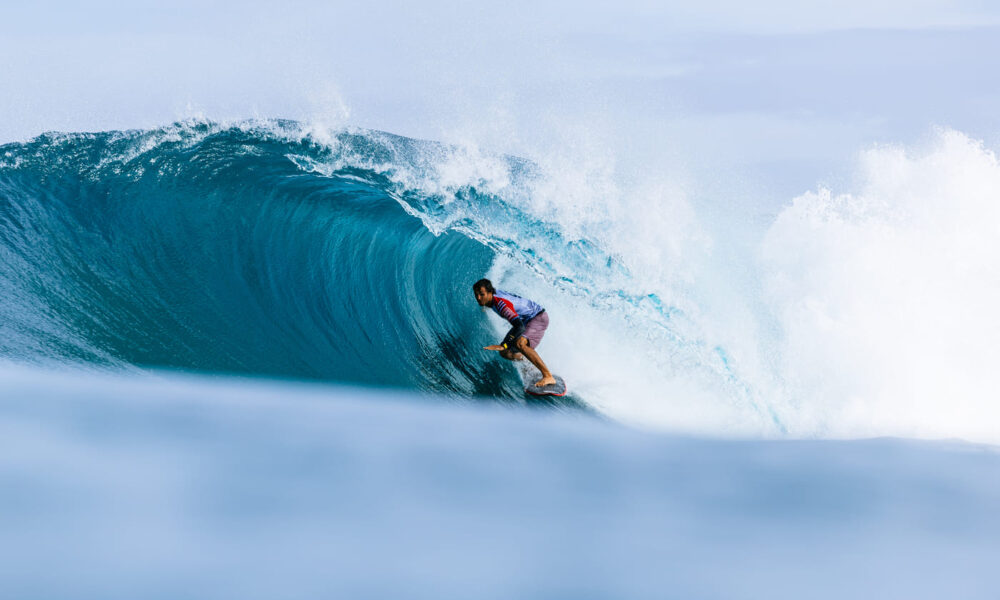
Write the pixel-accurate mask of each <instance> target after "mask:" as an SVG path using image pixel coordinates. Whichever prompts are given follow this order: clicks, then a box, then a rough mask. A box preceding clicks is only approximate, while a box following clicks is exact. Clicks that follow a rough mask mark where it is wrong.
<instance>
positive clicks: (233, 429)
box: [0, 119, 1000, 598]
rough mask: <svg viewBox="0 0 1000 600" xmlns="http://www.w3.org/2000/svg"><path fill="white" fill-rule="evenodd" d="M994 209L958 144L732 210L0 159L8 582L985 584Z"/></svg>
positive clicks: (257, 155)
mask: <svg viewBox="0 0 1000 600" xmlns="http://www.w3.org/2000/svg"><path fill="white" fill-rule="evenodd" d="M998 192H1000V165H998V162H997V158H996V155H995V154H994V153H993V152H992V151H991V150H990V149H989V148H988V147H986V145H985V144H983V143H982V142H979V141H977V140H975V139H973V138H970V137H969V136H966V135H964V134H962V133H960V132H956V131H952V130H941V131H939V132H937V133H936V134H934V135H933V136H932V138H931V139H929V140H928V141H927V142H926V143H924V144H923V145H919V146H910V147H903V146H877V147H874V148H872V149H871V150H869V151H868V152H866V153H865V154H863V155H862V156H861V158H860V159H859V162H858V167H857V171H856V174H855V176H854V179H853V181H850V182H848V183H847V184H845V185H844V186H843V187H842V188H833V189H831V188H830V187H824V186H819V187H817V188H816V189H814V190H813V191H810V192H807V193H804V194H802V195H799V196H798V197H796V198H794V199H792V200H791V201H790V202H788V203H787V204H785V205H783V206H779V207H775V208H774V209H773V210H770V209H769V210H766V211H764V214H763V216H761V215H757V218H754V219H744V218H743V217H745V216H746V215H742V214H735V215H732V214H730V215H728V216H727V217H726V218H720V219H713V218H712V217H713V216H714V213H713V211H715V210H717V209H718V208H719V205H714V206H713V205H710V204H703V203H699V199H698V198H696V197H693V196H692V195H691V194H690V193H688V192H687V191H686V190H685V188H684V186H682V185H679V184H677V183H676V182H672V181H670V180H667V179H661V178H658V177H656V176H655V174H642V175H641V176H633V177H627V178H622V177H620V172H619V171H615V170H613V169H604V168H603V167H602V165H601V164H597V165H579V164H566V163H563V162H561V161H559V160H556V159H554V158H553V160H551V161H547V160H539V159H537V158H536V159H531V160H529V159H526V158H523V157H519V156H516V155H509V154H503V153H498V152H493V151H490V150H488V149H485V148H481V147H479V146H477V145H474V144H445V143H440V142H435V141H426V140H417V139H412V138H408V137H403V136H399V135H395V134H392V133H387V132H382V131H375V130H369V129H361V128H357V127H344V126H335V127H330V126H321V125H317V124H315V123H309V122H300V121H292V120H275V119H254V120H245V121H234V122H216V121H211V120H205V119H194V120H187V121H181V122H177V123H174V124H171V125H167V126H163V127H158V128H154V129H147V130H128V131H107V132H100V133H56V132H53V133H46V134H42V135H40V136H37V137H34V138H32V139H30V140H27V141H24V142H16V143H9V144H6V145H3V146H0V297H2V302H0V358H2V360H3V364H4V367H3V369H2V372H0V379H2V381H3V386H4V392H3V393H2V394H0V411H2V415H0V423H2V427H3V430H4V434H3V439H4V440H6V441H5V449H6V450H5V452H4V453H3V456H2V457H0V483H2V486H3V489H5V490H7V491H6V492H4V493H3V494H2V495H3V498H2V500H0V502H2V505H0V506H2V509H0V522H2V523H3V524H4V525H3V529H4V530H5V531H6V532H7V533H8V535H5V536H4V537H5V539H6V540H8V542H7V543H6V544H5V548H4V555H5V560H4V562H5V564H7V565H8V567H9V568H8V572H7V574H5V575H4V576H3V580H4V581H3V586H4V587H6V588H8V590H9V591H10V593H11V595H12V597H21V598H49V597H52V598H57V597H66V596H67V595H72V596H76V597H94V598H98V597H100V598H108V597H134V596H135V595H138V594H142V595H150V594H152V595H153V596H162V597H177V596H185V597H211V598H215V597H220V598H221V597H233V596H241V597H276V596H280V597H288V596H291V597H302V596H307V595H308V596H315V595H319V594H322V595H334V596H336V597H371V598H381V597H392V596H399V595H405V596H407V597H421V598H422V597H427V598H430V597H434V598H441V597H455V598H468V597H484V598H490V597H496V598H509V597H537V598H562V597H565V598H591V597H592V598H620V597H636V598H664V597H668V598H672V597H678V598H680V597H683V598H764V597H766V598H783V597H788V598H792V597H803V596H807V597H816V598H841V597H906V598H915V597H927V598H940V597H946V596H947V597H963V598H989V597H993V595H995V593H996V590H998V589H1000V582H998V581H997V578H996V575H995V573H994V572H993V570H992V566H991V565H994V564H995V563H996V560H997V559H998V558H1000V544H998V543H997V542H996V540H997V534H1000V517H998V515H997V513H996V510H995V508H996V506H998V502H1000V487H998V486H1000V456H998V454H997V452H996V446H995V444H996V443H998V442H1000V426H998V422H1000V420H998V416H1000V409H998V408H997V405H996V383H995V375H994V370H993V369H992V365H995V364H997V359H1000V351H998V350H996V348H995V344H994V343H993V340H994V339H996V337H997V334H1000V318H998V317H997V316H996V311H995V307H996V306H997V304H998V302H1000V283H998V282H1000V272H998V270H1000V260H998V258H1000V247H998V246H997V242H996V240H997V239H998V238H997V234H998V233H1000V231H998V226H997V223H998V222H1000V214H998V210H1000V208H998V205H997V202H996V199H997V198H998ZM482 276H488V277H490V278H491V279H493V280H494V282H495V283H496V285H497V286H498V287H503V288H504V289H510V290H512V291H516V292H520V293H523V294H524V295H526V296H528V297H531V298H533V299H535V300H536V301H538V302H539V303H541V304H542V305H543V306H545V307H546V309H547V311H548V312H549V314H550V315H551V319H552V324H551V326H550V328H549V330H548V333H547V334H546V338H545V340H544V342H543V344H542V345H541V347H540V349H539V350H540V352H541V354H542V356H543V358H544V359H545V360H546V361H547V363H548V364H549V365H550V367H551V368H552V369H553V370H554V371H555V372H557V373H559V374H561V375H563V376H564V377H565V378H566V380H567V382H568V384H569V387H570V390H571V394H570V395H569V396H568V397H566V398H564V399H558V400H552V401H544V402H538V401H532V400H531V399H529V398H527V397H526V396H525V394H524V392H523V382H522V381H521V376H520V374H519V372H518V370H517V369H516V368H515V367H514V366H513V365H512V364H510V363H508V362H506V361H502V360H500V359H498V358H497V357H496V356H495V355H493V354H491V353H488V352H486V351H484V350H482V346H484V345H487V344H490V343H495V342H496V340H498V339H499V338H500V337H501V336H502V335H503V333H504V330H505V327H504V326H503V323H501V322H500V321H499V319H497V318H496V317H495V316H493V315H492V314H491V313H486V312H484V311H483V310H481V309H480V308H479V307H478V306H477V305H476V303H475V302H474V300H473V297H472V291H471V284H472V282H473V281H475V280H476V279H479V278H480V277H482ZM534 409H538V410H534ZM46 572H52V573H56V574H58V575H59V577H50V576H47V575H45V573H46Z"/></svg>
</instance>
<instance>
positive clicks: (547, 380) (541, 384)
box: [535, 375, 556, 387]
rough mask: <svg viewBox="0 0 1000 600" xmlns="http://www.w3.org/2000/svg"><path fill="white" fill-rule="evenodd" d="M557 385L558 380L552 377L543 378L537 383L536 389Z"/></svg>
mask: <svg viewBox="0 0 1000 600" xmlns="http://www.w3.org/2000/svg"><path fill="white" fill-rule="evenodd" d="M555 383H556V378H555V377H552V376H551V375H550V376H548V377H542V378H541V379H539V380H538V382H537V383H535V387H545V386H547V385H554V384H555Z"/></svg>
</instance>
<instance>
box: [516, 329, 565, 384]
mask: <svg viewBox="0 0 1000 600" xmlns="http://www.w3.org/2000/svg"><path fill="white" fill-rule="evenodd" d="M517 349H518V350H520V351H521V352H522V353H523V354H524V355H525V356H526V357H528V360H530V361H531V364H533V365H535V366H536V367H538V370H539V371H541V372H542V378H541V379H539V380H538V383H536V384H535V386H537V387H544V386H546V385H552V384H553V383H555V382H556V378H555V377H553V376H552V372H551V371H549V368H548V367H546V366H545V362H544V361H543V360H542V357H541V356H538V353H537V352H535V349H534V348H532V347H531V345H530V344H528V340H527V338H524V337H519V338H517Z"/></svg>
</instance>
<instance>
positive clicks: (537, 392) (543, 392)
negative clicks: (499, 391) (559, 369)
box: [524, 374, 566, 396]
mask: <svg viewBox="0 0 1000 600" xmlns="http://www.w3.org/2000/svg"><path fill="white" fill-rule="evenodd" d="M552 376H553V377H555V378H556V382H555V383H553V384H552V385H546V386H544V387H537V386H536V385H535V383H537V382H539V381H541V379H542V376H541V375H540V374H539V375H538V376H537V377H535V378H534V379H529V380H527V381H529V382H530V383H528V384H527V385H525V386H524V391H525V392H527V393H529V394H531V395H532V396H565V395H566V382H565V381H563V378H562V377H560V376H558V375H555V374H553V375H552Z"/></svg>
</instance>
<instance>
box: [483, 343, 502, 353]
mask: <svg viewBox="0 0 1000 600" xmlns="http://www.w3.org/2000/svg"><path fill="white" fill-rule="evenodd" d="M483 350H494V351H496V352H499V351H500V350H503V346H501V345H500V344H493V345H492V346H483Z"/></svg>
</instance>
